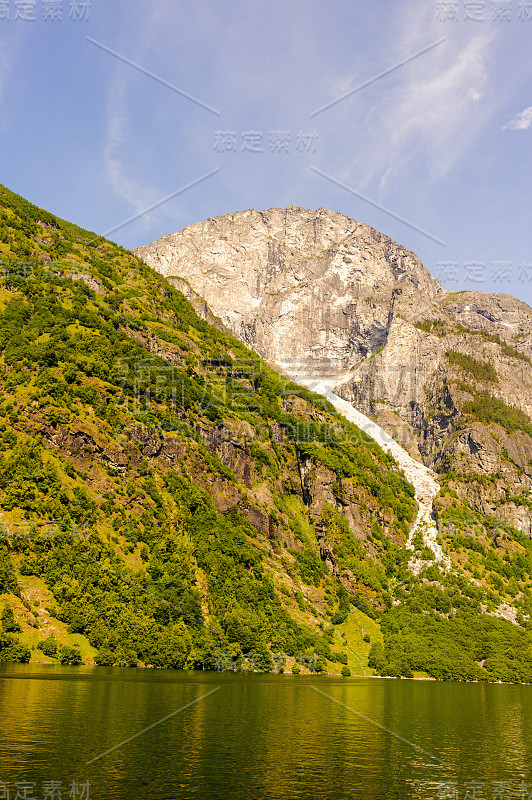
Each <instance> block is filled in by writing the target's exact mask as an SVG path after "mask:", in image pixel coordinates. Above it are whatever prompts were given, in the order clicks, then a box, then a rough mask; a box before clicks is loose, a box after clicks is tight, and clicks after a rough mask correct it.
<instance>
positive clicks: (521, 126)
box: [502, 106, 532, 131]
mask: <svg viewBox="0 0 532 800" xmlns="http://www.w3.org/2000/svg"><path fill="white" fill-rule="evenodd" d="M531 125H532V106H529V107H528V108H525V109H524V111H521V112H520V113H519V114H517V116H515V117H514V118H513V119H511V120H510V121H509V122H507V123H506V125H503V128H502V129H503V131H527V130H528V129H529V128H530V126H531Z"/></svg>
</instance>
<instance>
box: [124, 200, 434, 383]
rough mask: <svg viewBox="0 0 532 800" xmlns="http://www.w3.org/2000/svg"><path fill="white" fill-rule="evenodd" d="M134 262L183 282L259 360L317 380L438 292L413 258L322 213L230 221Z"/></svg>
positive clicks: (371, 346)
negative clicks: (400, 310)
mask: <svg viewBox="0 0 532 800" xmlns="http://www.w3.org/2000/svg"><path fill="white" fill-rule="evenodd" d="M135 253H136V254H137V255H139V256H140V257H141V258H142V259H144V260H145V261H147V262H148V263H149V264H150V265H151V266H152V267H154V268H155V269H157V271H158V272H161V273H162V274H163V275H164V276H165V277H167V278H172V277H174V276H178V277H180V278H184V279H185V280H186V281H188V282H189V283H190V285H191V286H192V287H193V288H194V290H195V291H196V292H197V293H198V294H200V295H201V296H202V297H203V298H204V299H205V301H206V302H207V303H208V305H209V306H210V307H211V309H212V310H213V311H214V313H215V314H217V315H218V316H219V317H220V318H221V319H222V321H223V322H224V323H225V325H226V326H227V327H228V328H229V329H230V330H231V331H232V332H233V333H234V334H235V335H236V336H238V337H239V338H240V339H241V340H242V341H244V342H246V343H247V344H248V345H249V346H250V347H252V348H253V349H255V350H256V351H257V352H258V353H260V354H261V355H262V356H263V357H265V358H267V359H270V360H272V361H275V362H277V363H278V364H286V366H288V367H290V368H295V367H297V369H299V370H301V371H303V372H304V371H308V372H311V373H312V374H314V375H319V376H322V377H333V376H337V375H340V374H343V373H344V372H346V371H347V370H349V369H350V368H351V367H352V366H354V365H355V364H356V363H358V362H359V361H360V360H361V359H363V358H365V357H366V356H367V355H369V354H371V353H372V352H373V351H374V350H375V349H377V348H378V347H380V346H381V345H383V344H384V343H385V341H386V338H387V335H388V331H389V328H390V322H391V318H392V317H393V312H394V309H395V306H396V305H397V300H398V298H399V297H401V296H402V297H403V301H402V302H401V303H400V305H401V306H405V305H406V306H408V302H405V300H406V299H407V298H415V302H416V304H417V305H419V299H420V298H422V300H423V305H427V304H430V302H431V300H432V298H433V297H434V296H435V295H436V294H437V293H438V291H441V287H440V285H439V284H438V282H437V281H436V280H434V279H433V278H432V277H431V275H430V273H429V272H428V270H427V269H426V268H425V267H424V266H423V264H422V263H421V261H420V260H419V259H418V258H417V256H416V255H415V254H414V253H412V252H411V251H409V250H407V249H406V248H405V247H403V246H402V245H399V244H397V243H396V242H394V241H393V240H392V239H390V238H389V237H388V236H385V235H383V234H382V233H379V232H378V231H376V230H374V229H373V228H370V227H369V226H368V225H365V224H363V223H357V222H355V220H353V219H350V218H349V217H346V216H344V215H343V214H339V213H336V212H333V211H326V210H325V209H318V210H317V211H310V210H308V209H303V208H299V207H298V206H289V207H288V208H286V209H277V208H273V209H268V210H267V211H254V210H248V211H241V212H239V213H236V214H226V215H224V216H222V217H215V218H214V219H208V220H206V221H205V222H201V223H198V224H196V225H190V226H189V227H187V228H185V229H184V230H182V231H179V232H178V233H175V234H171V235H170V236H164V237H163V238H162V239H159V240H157V241H156V242H154V243H153V244H151V245H148V246H147V247H139V248H137V249H136V250H135Z"/></svg>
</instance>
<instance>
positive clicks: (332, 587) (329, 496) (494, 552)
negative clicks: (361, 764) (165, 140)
mask: <svg viewBox="0 0 532 800" xmlns="http://www.w3.org/2000/svg"><path fill="white" fill-rule="evenodd" d="M0 211H1V215H0V218H1V221H0V254H1V255H0V257H1V258H2V263H3V277H2V279H1V290H0V352H1V358H0V381H1V383H0V448H1V457H0V517H1V521H2V529H1V531H0V536H1V538H0V661H2V660H3V661H6V660H8V661H13V660H15V661H17V660H21V661H24V660H28V659H29V658H32V659H33V660H40V661H49V662H57V661H61V662H62V663H65V664H75V663H80V662H81V661H84V662H86V663H94V662H95V663H98V664H106V665H113V664H114V665H131V666H134V665H136V664H144V665H153V666H163V667H175V668H181V667H188V668H199V669H201V668H207V669H213V668H214V669H216V668H218V669H259V670H277V671H281V670H293V671H294V672H298V671H303V672H305V671H309V670H311V671H316V672H320V671H324V670H326V671H329V672H335V673H337V674H340V672H342V671H343V672H344V674H346V673H347V672H349V670H351V671H352V672H353V673H354V674H369V673H370V671H371V669H375V670H377V671H378V672H380V673H381V674H387V675H411V674H415V673H416V672H424V673H427V674H430V675H433V676H435V677H444V678H445V677H453V678H478V679H481V680H499V679H503V680H515V681H519V680H531V679H532V677H531V675H530V669H529V667H528V664H529V663H530V662H532V647H531V634H530V632H529V631H528V630H527V626H528V619H529V614H530V611H531V609H532V604H531V603H530V598H531V594H530V588H531V586H532V548H531V543H530V540H528V539H527V538H526V537H524V536H522V535H519V534H517V533H516V531H515V530H514V529H513V528H511V526H506V528H505V530H504V531H503V530H502V528H501V527H498V528H497V536H494V537H493V541H489V540H488V539H486V540H485V541H480V539H479V537H478V536H474V537H473V536H472V537H469V536H468V535H466V533H464V535H463V537H462V538H461V539H458V538H457V537H456V529H457V528H456V526H455V527H454V528H453V529H452V530H453V534H452V535H453V537H454V538H453V539H452V550H453V552H454V553H455V561H456V567H455V569H454V571H452V572H451V573H449V574H446V575H444V574H443V573H441V572H440V570H439V569H438V568H437V567H435V566H430V565H429V566H427V568H426V569H425V570H424V572H422V573H421V575H419V576H414V575H412V574H411V572H410V571H409V569H408V560H409V557H410V556H411V553H409V551H407V550H406V548H405V546H404V545H405V541H406V536H407V534H408V532H409V530H410V528H411V525H412V522H413V519H414V517H415V513H416V503H415V501H414V499H413V489H412V487H411V486H410V485H409V484H408V483H407V481H406V480H405V479H404V477H403V476H402V474H400V473H399V472H398V470H397V468H396V465H395V464H394V462H393V460H392V459H391V458H390V457H389V456H387V455H385V454H384V453H383V452H382V451H381V450H380V449H379V448H378V446H377V445H376V444H375V443H374V442H373V441H372V440H370V439H369V438H368V437H367V436H366V435H365V434H364V433H362V432H361V431H360V430H359V429H358V428H356V426H354V425H352V424H350V423H348V422H347V421H345V420H344V419H343V418H341V417H340V416H339V415H338V414H337V413H336V412H335V411H334V409H333V407H332V406H330V405H329V404H328V403H327V402H326V401H325V400H324V399H323V398H321V397H319V396H317V395H314V394H312V393H311V392H309V391H308V390H306V389H304V388H302V387H299V386H296V385H294V384H292V383H290V382H289V381H287V380H285V379H284V378H282V377H281V376H279V375H278V374H277V373H275V372H273V371H272V370H271V369H270V368H269V367H268V366H267V365H266V364H265V363H264V362H263V361H262V360H261V359H260V358H259V357H258V356H257V355H256V354H254V353H253V352H251V351H250V350H248V349H246V348H245V347H244V346H243V345H242V344H241V343H239V342H238V341H237V340H236V339H234V338H233V337H232V336H230V335H229V334H228V333H226V332H225V331H224V330H223V326H212V325H209V324H207V322H205V321H203V320H201V319H199V317H198V316H197V315H196V314H195V312H194V310H193V308H192V307H191V305H190V304H189V303H188V301H187V300H186V299H185V298H184V296H183V295H182V294H180V292H178V291H177V290H176V289H175V288H174V287H173V286H172V285H170V284H169V283H167V282H166V281H165V280H164V279H163V278H162V277H161V276H160V275H159V274H157V273H156V272H154V271H152V270H151V269H150V268H148V267H147V266H146V265H145V264H144V263H143V262H142V261H140V260H139V259H138V258H136V257H134V256H133V255H131V254H130V253H128V252H127V251H125V250H124V249H122V248H120V247H118V246H116V245H114V244H112V243H111V242H107V241H105V240H104V239H102V238H101V237H98V236H95V235H94V234H91V233H88V232H86V231H83V230H81V229H79V228H77V227H76V226H74V225H71V224H69V223H67V222H64V221H62V220H59V219H57V218H55V217H54V216H52V215H51V214H48V213H47V212H45V211H42V210H40V209H38V208H36V207H34V206H32V205H31V204H29V203H28V202H26V201H25V200H23V199H22V198H20V197H18V196H17V195H14V194H13V193H11V192H9V191H8V190H7V189H5V188H1V189H0ZM450 359H451V360H453V359H454V362H455V363H456V365H457V369H460V370H464V369H465V370H468V369H469V370H470V369H476V366H475V365H474V364H472V359H470V360H469V361H465V360H464V359H463V358H460V357H458V356H456V355H453V354H452V353H451V355H450ZM490 375H491V373H490V372H489V370H488V371H486V370H485V369H484V371H483V372H482V375H481V376H480V377H481V379H482V380H484V381H487V385H488V384H489V379H490ZM481 399H482V398H481ZM476 400H477V398H476V396H473V395H472V396H471V397H469V400H468V402H471V403H474V402H476ZM482 407H483V408H484V409H486V408H487V410H486V411H485V413H490V412H489V406H488V407H487V406H486V404H485V403H484V404H483V406H482ZM510 412H511V413H510ZM464 413H469V412H468V411H467V407H466V409H465V412H464ZM471 413H476V412H475V410H474V409H473V408H472V409H471ZM515 413H516V412H514V411H512V410H511V409H510V410H509V411H508V425H514V423H515V419H516V417H515ZM517 421H518V423H519V425H521V428H522V425H523V423H522V422H521V421H520V418H519V420H517ZM515 424H517V423H515ZM511 455H512V454H511V453H510V456H509V457H511ZM452 479H453V473H452V472H451V471H449V473H448V475H447V477H446V483H445V492H444V493H443V494H442V498H441V507H440V509H439V514H440V518H441V519H443V520H445V518H446V516H445V515H447V518H449V519H450V518H451V517H453V515H454V517H453V518H457V519H460V520H463V519H464V518H467V520H468V521H467V524H468V525H469V524H471V525H474V521H471V513H472V512H471V511H470V509H468V506H467V504H466V501H465V500H464V499H463V498H458V497H455V496H454V495H453V491H454V490H453V488H452ZM439 502H440V501H439ZM468 515H469V516H468ZM460 524H461V523H460ZM482 524H483V526H484V527H483V528H482V530H485V529H486V527H485V526H486V524H487V523H486V522H485V520H482ZM418 538H419V537H418ZM502 541H504V543H505V544H504V548H505V549H504V553H503V551H502V550H500V548H498V546H497V542H499V544H500V543H501V542H502ZM418 544H419V542H418ZM419 547H420V548H421V547H422V543H421V544H419ZM429 555H430V554H429ZM518 593H519V597H520V600H519V604H520V605H519V615H518V620H517V621H518V622H519V623H520V625H512V624H511V623H510V622H507V621H505V620H501V619H496V618H494V617H490V616H487V615H486V614H485V613H483V611H484V610H487V611H494V610H495V609H497V608H499V607H500V606H501V604H502V603H504V601H506V600H513V599H515V596H516V595H517V594H518ZM368 661H369V665H370V666H369V667H368Z"/></svg>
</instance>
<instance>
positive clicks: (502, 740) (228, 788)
mask: <svg viewBox="0 0 532 800" xmlns="http://www.w3.org/2000/svg"><path fill="white" fill-rule="evenodd" d="M216 686H220V689H219V691H216V692H215V693H213V694H210V695H209V696H208V697H203V695H206V694H207V693H208V692H210V691H211V690H212V689H214V688H215V687H216ZM313 686H314V687H318V688H319V689H320V691H321V692H324V693H325V694H329V695H330V696H331V697H332V698H335V699H336V700H337V701H338V703H336V702H333V700H331V699H329V697H326V696H324V695H323V694H320V693H318V692H316V691H314V690H313V688H312V687H313ZM198 698H202V699H199V702H194V701H197V700H198ZM193 702H194V704H193V705H188V707H187V708H185V709H183V711H180V712H179V713H178V714H176V715H174V716H172V717H170V718H169V719H166V720H165V721H163V722H161V724H159V725H157V726H155V727H152V728H151V729H150V730H148V731H146V732H145V733H143V734H142V735H141V736H138V737H136V738H133V739H131V737H132V736H134V734H136V733H138V732H139V731H143V730H144V728H146V727H148V726H151V725H153V723H154V722H156V721H157V720H161V719H163V718H164V717H167V716H168V715H169V714H171V713H172V712H173V711H175V710H177V709H180V708H182V707H183V706H185V705H187V704H190V703H193ZM531 705H532V687H528V686H500V685H481V684H460V683H456V684H453V683H436V682H415V681H395V680H394V681H392V680H375V679H347V680H339V679H330V678H313V677H301V676H298V677H295V676H281V675H277V676H275V675H272V676H270V675H239V674H233V673H222V674H216V673H184V672H181V673H177V672H171V671H165V670H127V669H123V670H122V669H111V668H90V667H59V666H43V665H31V664H30V665H0V714H1V720H2V740H1V744H0V755H1V762H0V763H1V769H0V780H3V781H5V782H6V784H8V786H10V787H11V791H12V796H14V795H15V784H16V782H18V781H23V780H25V781H33V782H34V783H35V784H36V787H35V793H34V794H35V797H36V798H42V797H43V791H42V788H41V787H42V782H43V781H49V780H56V781H61V782H62V783H63V786H64V790H63V797H68V792H67V789H68V787H69V786H70V785H71V783H72V781H73V780H76V781H79V782H81V781H86V780H90V782H91V784H92V786H91V794H90V797H91V798H99V797H101V798H120V800H129V798H131V800H133V798H135V800H137V798H139V797H146V798H152V799H153V800H158V799H159V798H161V800H162V798H165V800H166V799H167V798H169V797H170V798H176V800H181V798H198V800H214V799H215V798H216V799H217V798H223V799H225V798H231V800H240V798H242V799H243V798H246V800H248V799H249V798H251V797H256V798H265V799H268V800H269V798H272V800H279V799H280V798H294V800H298V799H299V798H301V800H302V799H303V798H317V800H321V798H323V799H324V800H325V798H331V800H332V799H334V800H336V798H338V800H340V799H342V800H343V798H364V800H377V799H379V800H381V799H382V798H390V799H391V800H396V799H397V800H406V798H420V799H421V800H426V799H427V798H434V800H435V799H436V797H437V794H438V790H439V789H440V788H441V787H442V786H443V785H450V784H453V783H456V784H457V787H458V788H457V791H458V794H457V796H458V797H460V798H462V797H465V796H466V786H465V784H466V783H467V782H471V781H478V782H484V784H485V788H484V795H485V797H487V798H491V797H492V785H493V784H495V783H497V782H499V781H507V782H508V783H509V784H511V785H512V786H513V793H514V794H515V796H518V791H519V787H520V785H521V781H522V780H523V779H524V780H525V781H529V782H530V783H532V780H530V778H531V776H532V771H531V770H530V769H529V767H530V756H531V740H530V739H531V737H530V723H529V718H530V713H529V712H530V710H531ZM346 706H350V707H351V709H353V711H351V710H349V708H346ZM354 712H358V713H354ZM365 717H366V718H367V719H365ZM373 723H378V725H379V726H382V727H377V726H376V725H375V724H373ZM382 728H386V729H389V731H391V732H393V733H395V734H396V736H394V735H391V734H390V733H388V732H387V731H386V730H383V729H382ZM398 737H399V738H398ZM125 740H129V741H126V742H125V743H124V744H123V745H121V746H120V747H118V748H117V749H113V750H112V751H111V752H109V753H108V754H106V755H105V756H104V757H102V758H99V759H98V760H97V761H95V762H94V763H92V764H89V765H88V766H87V762H89V761H91V759H94V758H95V757H97V756H98V755H99V754H101V753H104V752H105V751H107V750H110V749H111V748H115V747H116V745H118V744H120V743H121V742H124V741H125ZM531 788H532V786H531ZM477 796H480V795H477Z"/></svg>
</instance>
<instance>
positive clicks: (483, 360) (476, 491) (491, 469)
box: [135, 206, 532, 536]
mask: <svg viewBox="0 0 532 800" xmlns="http://www.w3.org/2000/svg"><path fill="white" fill-rule="evenodd" d="M135 252H136V254H137V255H138V256H140V257H141V258H142V259H144V260H145V261H146V262H147V263H148V264H149V265H150V266H151V267H153V268H155V269H156V270H157V271H159V272H161V273H162V274H163V275H165V276H166V277H167V278H168V279H169V280H170V281H171V282H174V283H176V285H178V286H179V287H180V288H181V290H182V291H184V292H185V293H188V295H189V296H191V295H192V290H194V292H196V293H197V294H199V295H200V296H201V297H202V298H204V300H205V301H206V303H207V304H208V306H209V307H210V309H211V310H212V312H214V314H216V315H217V316H218V317H219V318H220V319H221V321H222V322H223V323H224V325H225V326H226V327H227V328H228V329H229V330H230V331H231V332H232V333H233V334H234V335H236V336H237V337H238V338H239V339H241V341H243V342H245V343H246V344H247V345H248V346H250V347H252V348H253V349H254V350H256V351H257V352H258V353H260V354H261V355H262V356H263V357H265V358H267V359H269V360H271V361H273V362H275V363H277V364H278V365H279V366H281V367H283V368H285V369H287V370H288V371H290V372H292V373H294V372H296V373H299V374H300V375H305V376H306V377H314V378H316V379H318V378H328V379H330V380H332V381H333V383H334V384H335V392H336V394H338V395H340V396H341V397H342V398H344V399H345V400H348V401H350V402H352V403H353V405H354V406H355V408H357V409H358V410H359V411H362V412H363V413H365V414H369V415H372V416H373V417H374V419H375V420H376V421H377V422H378V423H379V424H380V425H381V426H382V427H383V428H385V429H386V430H387V431H388V432H389V433H390V434H391V435H392V436H393V437H394V438H395V439H396V440H397V441H399V442H400V443H401V444H402V445H403V446H404V447H405V448H406V449H407V450H408V451H409V452H410V453H411V454H412V455H413V456H414V457H416V458H418V459H421V460H423V462H424V463H425V464H426V466H428V467H431V468H432V469H434V470H435V471H436V472H437V473H438V474H439V475H440V480H441V481H442V482H443V484H444V488H443V489H442V492H441V493H440V497H439V498H438V500H437V505H436V508H435V512H436V513H437V514H438V519H439V523H440V526H441V527H442V528H443V529H450V530H452V531H455V532H456V529H457V524H456V515H457V513H458V512H457V511H456V509H454V511H452V513H451V511H450V509H452V508H454V505H455V503H454V501H453V500H452V495H449V496H448V497H447V499H445V497H446V495H445V492H446V491H449V492H451V493H454V494H456V495H457V496H458V500H459V504H464V503H465V504H466V506H465V510H463V509H462V511H460V514H462V516H465V517H467V518H468V519H469V522H468V523H467V525H466V524H465V523H464V524H463V525H462V524H461V527H460V526H459V527H458V529H459V530H460V531H461V533H463V532H464V529H465V528H466V527H468V526H469V527H470V528H471V530H473V531H474V530H478V526H479V525H480V529H485V525H486V524H488V523H487V522H486V519H489V520H496V521H497V523H496V524H506V523H507V524H510V525H512V526H514V527H515V528H516V529H517V530H519V531H520V532H522V533H524V534H526V535H527V536H532V502H531V501H530V496H529V492H530V489H531V488H532V470H531V464H532V422H531V415H532V362H531V356H532V309H531V308H530V307H529V306H527V305H526V304H525V303H523V302H521V301H519V300H516V299H515V298H513V297H510V296H509V295H506V294H489V293H486V292H474V291H467V292H450V291H446V290H444V289H443V288H442V287H441V285H440V284H439V283H438V281H437V280H436V279H435V278H433V277H432V276H431V274H430V272H429V271H428V270H427V269H426V267H424V266H423V264H422V263H421V261H420V260H419V258H418V257H417V256H416V255H415V253H413V252H411V251H410V250H407V249H406V248H405V247H403V246H402V245H400V244H398V243H397V242H394V241H393V240H392V239H390V238H389V237H388V236H385V235H384V234H382V233H379V232H378V231H376V230H374V229H373V228H371V227H369V226H368V225H365V224H363V223H358V222H356V221H355V220H353V219H350V218H349V217H347V216H344V215H343V214H339V213H336V212H333V211H326V210H324V209H318V210H317V211H310V210H307V209H303V208H299V207H298V206H289V207H288V208H286V209H269V210H267V211H255V210H248V211H242V212H238V213H235V214H226V215H224V216H222V217H216V218H214V219H208V220H206V221H205V222H201V223H198V224H196V225H191V226H189V227H187V228H185V229H184V230H182V231H180V232H178V233H174V234H171V235H169V236H165V237H163V238H161V239H159V240H157V241H156V242H154V243H153V244H151V245H148V246H146V247H140V248H138V249H137V250H136V251H135ZM478 515H480V517H481V519H480V518H479V517H478ZM489 524H492V523H489ZM489 535H491V534H489Z"/></svg>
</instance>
